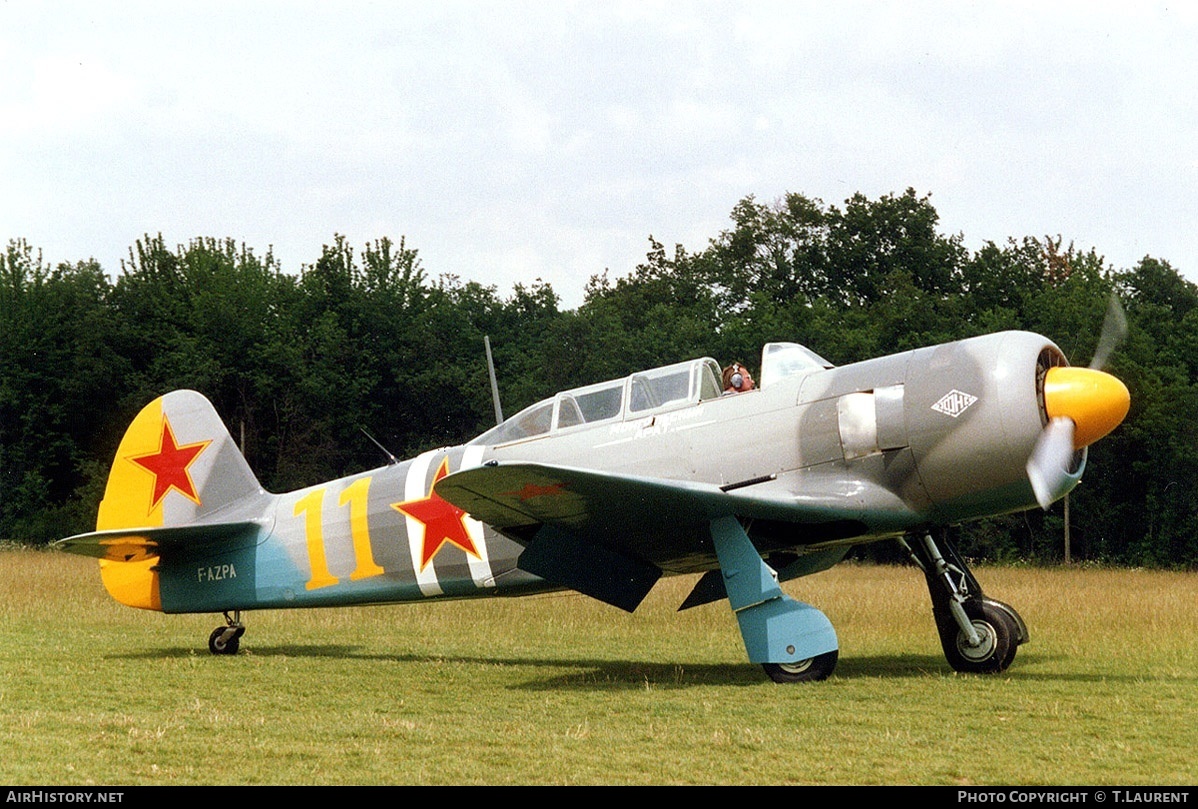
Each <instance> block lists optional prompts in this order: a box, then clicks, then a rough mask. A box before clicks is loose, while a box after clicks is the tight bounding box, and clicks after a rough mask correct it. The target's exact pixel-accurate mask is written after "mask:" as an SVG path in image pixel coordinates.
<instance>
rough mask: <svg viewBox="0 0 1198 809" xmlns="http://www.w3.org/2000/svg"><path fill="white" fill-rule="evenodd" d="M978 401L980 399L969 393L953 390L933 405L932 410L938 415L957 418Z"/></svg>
mask: <svg viewBox="0 0 1198 809" xmlns="http://www.w3.org/2000/svg"><path fill="white" fill-rule="evenodd" d="M977 400H978V397H976V396H972V395H970V394H968V393H964V392H962V391H959V390H956V389H953V390H950V391H949V392H948V393H946V394H944V395H943V396H942V397H940V401H938V402H936V404H934V405H932V409H933V410H935V411H936V412H937V413H943V414H944V415H946V416H952V417H953V418H956V417H957V416H959V415H961V414H962V413H964V412H965V411H966V410H968V409H969V406H970V405H972V404H973V403H974V402H976V401H977Z"/></svg>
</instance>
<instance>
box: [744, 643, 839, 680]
mask: <svg viewBox="0 0 1198 809" xmlns="http://www.w3.org/2000/svg"><path fill="white" fill-rule="evenodd" d="M839 657H840V651H839V650H837V649H834V650H832V651H831V652H827V653H826V654H822V655H816V656H815V657H809V658H807V659H806V660H799V661H797V662H795V663H762V664H761V667H762V668H763V669H765V673H766V674H768V675H769V678H770V679H771V680H773V681H774V682H776V683H811V682H816V681H818V680H826V679H828V676H829V675H831V674H832V670H833V669H835V668H836V661H837V659H838V658H839Z"/></svg>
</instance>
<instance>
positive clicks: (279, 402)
mask: <svg viewBox="0 0 1198 809" xmlns="http://www.w3.org/2000/svg"><path fill="white" fill-rule="evenodd" d="M1112 292H1114V293H1115V294H1117V295H1118V296H1119V297H1120V299H1121V300H1122V301H1123V303H1124V307H1125V310H1126V313H1127V316H1128V321H1129V335H1128V338H1127V340H1126V341H1125V342H1124V343H1123V344H1122V345H1121V346H1120V348H1119V350H1118V351H1117V352H1116V353H1115V354H1114V356H1113V357H1112V358H1111V360H1110V363H1109V366H1108V368H1109V369H1110V370H1111V371H1112V372H1113V373H1115V374H1116V375H1117V376H1119V377H1120V378H1121V379H1122V380H1124V382H1125V383H1126V384H1127V385H1128V387H1129V389H1130V390H1131V393H1132V409H1131V413H1130V414H1129V416H1128V418H1127V420H1126V421H1125V422H1124V424H1123V425H1122V426H1121V427H1120V428H1119V429H1118V430H1116V431H1115V433H1113V434H1112V435H1111V436H1110V437H1108V438H1107V439H1106V440H1104V441H1102V442H1099V444H1097V445H1095V446H1094V447H1092V448H1091V453H1090V463H1089V466H1088V469H1087V473H1086V477H1085V479H1084V481H1083V482H1082V485H1081V486H1079V487H1078V489H1076V490H1075V491H1074V493H1073V494H1072V495H1071V496H1070V506H1071V509H1070V518H1069V519H1070V525H1069V533H1070V537H1071V540H1070V546H1071V554H1072V556H1073V557H1074V558H1076V559H1084V560H1090V561H1097V562H1104V563H1112V564H1126V565H1144V566H1169V567H1174V566H1179V567H1193V566H1195V565H1196V564H1198V509H1196V508H1195V505H1196V504H1198V426H1196V425H1198V287H1196V286H1195V285H1194V284H1192V283H1190V282H1188V281H1186V280H1185V279H1184V278H1182V277H1181V275H1180V274H1179V273H1178V271H1176V270H1175V269H1174V268H1173V267H1171V266H1170V265H1169V263H1168V262H1167V261H1164V260H1160V259H1155V258H1151V257H1145V258H1144V259H1142V260H1141V261H1140V262H1139V263H1138V264H1137V265H1136V266H1134V267H1131V268H1114V267H1111V266H1109V265H1107V264H1106V262H1105V260H1104V259H1103V257H1102V256H1101V255H1099V254H1098V253H1097V252H1095V250H1094V249H1090V250H1078V249H1075V248H1074V246H1073V245H1072V244H1069V243H1067V242H1065V240H1064V238H1062V237H1061V236H1056V237H1051V236H1045V237H1039V236H1035V237H1031V236H1029V237H1024V238H1022V239H1014V238H1013V239H1009V240H1008V241H1007V242H1006V243H1003V244H998V243H993V242H989V243H986V244H985V245H984V246H983V247H981V248H980V249H978V250H976V251H971V250H968V249H966V248H965V247H964V246H963V239H962V237H961V236H960V235H946V234H943V233H942V232H941V231H940V229H939V217H938V215H937V213H936V210H935V208H934V207H933V205H932V204H931V201H930V199H929V198H928V197H926V196H925V197H921V196H918V195H917V194H916V193H915V192H914V191H912V190H908V191H906V192H905V193H903V194H895V195H888V196H883V197H881V198H878V199H868V198H866V197H864V196H862V195H854V196H853V197H851V198H850V199H848V200H846V201H845V202H844V204H843V205H842V206H834V205H827V204H825V203H823V202H822V201H820V200H817V199H812V198H809V197H807V196H804V195H802V194H798V193H791V194H786V195H785V196H784V197H782V198H780V199H778V200H775V201H773V202H769V203H765V202H761V201H758V200H756V199H755V198H753V197H747V198H745V199H743V200H741V201H740V202H739V203H738V204H737V205H736V206H735V207H734V208H733V210H732V212H731V216H730V226H729V227H728V228H727V229H726V230H724V231H723V232H721V233H720V234H719V235H718V236H716V237H715V238H713V239H711V240H710V242H709V243H708V244H707V245H705V246H704V247H703V248H702V249H701V250H699V251H698V252H691V251H688V250H687V249H685V248H684V247H683V246H681V245H678V246H675V248H674V249H673V251H672V252H671V251H668V250H667V249H666V247H665V246H664V245H663V244H661V243H659V242H658V241H656V240H654V239H653V238H652V237H650V238H649V247H648V250H647V253H646V257H645V260H644V262H642V263H641V264H640V265H638V266H637V267H635V268H634V269H633V270H632V271H631V272H629V273H628V274H627V275H623V276H619V277H614V278H613V277H610V275H609V273H607V272H604V273H601V274H597V275H595V276H593V277H592V278H591V279H590V281H589V282H588V283H587V285H586V287H585V290H584V297H583V302H582V304H581V305H579V306H578V307H577V308H574V309H563V308H562V307H561V299H560V298H559V296H558V294H557V292H556V291H555V290H554V289H553V288H552V287H551V286H550V285H549V284H548V283H544V282H542V281H540V280H537V281H535V282H531V283H529V284H526V285H523V284H522V285H516V286H515V287H514V290H513V292H512V293H511V294H510V295H508V296H501V295H500V294H499V293H498V292H497V290H496V288H495V287H494V286H488V285H485V284H482V283H479V282H477V281H473V280H462V279H461V278H459V277H456V276H452V275H445V274H442V275H437V276H435V277H434V276H432V275H430V273H429V272H427V271H426V269H425V268H424V267H423V265H422V264H421V261H420V258H419V256H418V253H417V250H416V249H413V248H410V247H408V246H407V245H406V244H405V242H404V240H403V239H402V238H401V239H400V241H399V242H398V243H396V242H394V241H392V240H390V239H388V238H381V239H379V240H377V241H375V242H373V243H370V244H366V245H365V246H363V247H361V248H360V249H356V248H355V246H352V245H350V244H349V243H348V242H347V240H346V239H345V238H344V237H342V236H336V237H335V238H334V239H333V242H332V244H328V245H325V246H324V248H323V249H322V251H321V255H320V256H319V257H317V258H316V260H315V261H314V262H313V263H311V264H306V265H304V266H303V267H302V268H301V269H300V271H298V272H286V271H284V270H283V268H282V267H280V265H279V263H278V262H277V261H276V260H275V258H274V257H273V255H271V253H269V252H267V253H266V254H265V255H259V254H257V253H255V252H254V251H253V250H252V249H250V248H247V247H245V246H244V245H238V244H236V243H235V242H234V241H232V240H220V239H214V238H199V239H195V240H192V241H191V242H189V243H187V244H184V245H176V246H173V247H172V246H170V245H168V244H166V243H165V242H164V240H163V238H162V237H161V236H160V235H159V236H146V237H145V238H144V239H142V240H139V241H138V242H137V244H136V245H134V246H133V247H132V248H131V249H130V252H129V258H128V259H127V260H125V261H123V262H122V265H121V267H120V271H119V273H118V274H116V275H115V277H111V276H110V275H109V274H108V273H107V272H106V271H105V270H104V268H102V267H101V266H100V265H99V264H98V263H96V262H95V261H94V260H88V261H79V262H77V263H74V264H69V263H61V264H57V265H55V266H50V265H48V264H47V263H46V262H45V261H44V260H43V258H42V256H41V254H40V252H39V251H37V250H36V249H35V248H34V247H33V246H31V245H29V244H28V243H26V242H25V241H24V240H20V239H14V240H11V241H9V242H8V244H7V247H6V248H5V249H4V251H3V253H2V254H0V539H7V540H15V541H20V542H28V543H45V542H48V541H51V540H53V539H55V538H58V537H62V536H66V535H69V534H72V533H77V532H81V531H86V530H90V528H91V527H92V526H93V524H94V519H95V511H96V507H97V504H98V502H99V500H100V497H101V495H102V493H103V488H104V482H105V479H106V477H107V473H108V467H109V465H110V464H111V462H112V458H113V455H114V453H115V451H116V447H117V444H118V443H119V441H120V438H121V435H122V434H123V432H124V429H125V427H126V426H127V424H128V423H129V421H130V420H131V419H132V418H133V416H134V415H135V414H136V413H137V411H138V410H139V409H140V408H141V407H142V406H144V405H145V404H146V403H147V402H148V401H150V400H151V399H153V398H154V397H156V396H158V395H160V394H162V393H164V392H166V391H169V390H172V389H175V388H183V387H186V388H193V389H195V390H198V391H200V392H201V393H203V394H204V395H206V396H208V397H209V398H210V399H211V400H212V401H213V403H214V404H215V406H216V408H217V410H218V411H219V412H220V413H221V415H222V416H223V417H224V419H225V421H226V423H227V424H228V425H229V427H230V430H231V431H232V432H233V434H234V436H235V437H237V438H239V440H240V441H241V443H242V445H243V447H244V449H245V453H246V456H247V459H248V460H249V462H250V464H251V466H252V467H253V468H254V469H255V471H256V472H257V474H258V476H259V478H260V479H261V480H262V482H263V484H264V485H265V486H266V487H267V488H268V489H271V490H273V491H282V490H286V489H290V488H295V487H299V486H305V485H310V484H313V483H316V482H318V481H321V480H325V479H329V478H331V477H334V476H338V475H343V474H347V473H351V472H356V471H361V470H364V469H368V468H372V467H375V466H379V465H381V464H382V463H383V462H385V460H386V458H385V456H384V455H383V453H382V450H381V449H380V448H379V446H378V444H382V445H383V446H385V447H386V448H387V449H388V450H389V451H391V452H392V453H394V454H395V455H397V456H400V457H405V456H410V455H412V454H414V453H416V452H419V451H422V450H424V449H428V448H430V447H434V446H442V445H449V444H454V443H459V442H462V441H465V440H468V439H469V438H471V437H473V436H474V435H476V434H478V433H479V432H481V431H483V430H484V429H486V428H487V427H489V426H490V425H491V424H492V423H493V422H494V408H493V405H492V399H491V393H490V387H489V379H488V373H487V366H486V361H485V354H484V348H483V346H484V337H487V338H489V340H490V343H491V346H492V349H493V354H494V359H495V366H496V373H497V377H498V382H499V388H500V394H501V401H502V403H503V407H504V410H505V412H507V413H509V414H510V413H514V412H515V411H516V410H517V409H519V408H521V407H524V406H525V405H528V404H530V403H532V402H534V401H537V400H538V399H540V398H543V397H545V396H548V395H551V394H552V393H554V392H555V391H557V390H560V389H562V388H566V387H572V386H575V385H582V384H587V383H590V382H597V381H601V380H604V379H609V378H614V377H619V376H624V375H626V374H628V373H630V372H632V371H634V370H637V369H641V368H645V367H651V366H655V365H661V364H666V363H670V362H675V361H679V360H684V359H689V358H692V357H696V356H704V355H707V356H713V357H715V358H717V359H718V360H720V361H721V362H727V361H730V360H733V359H738V360H741V361H743V362H746V363H747V364H748V365H749V367H750V369H751V370H756V369H755V367H754V365H755V360H756V358H757V357H758V355H759V352H760V347H761V345H762V344H763V343H765V342H768V341H773V340H789V341H795V342H800V343H804V344H806V345H808V346H809V347H811V348H812V349H814V350H815V351H817V352H818V353H820V354H822V355H823V356H825V357H827V358H828V359H829V360H831V361H832V362H834V363H836V364H846V363H850V362H854V361H858V360H862V359H867V358H869V357H873V356H878V355H881V354H886V353H892V352H895V351H902V350H905V349H910V348H916V347H919V346H924V345H929V344H933V343H938V342H943V341H947V340H955V339H960V338H964V337H970V336H974V335H977V334H983V333H987V332H992V331H997V330H1001V329H1028V330H1032V331H1037V332H1040V333H1043V334H1045V335H1047V336H1048V337H1050V338H1052V339H1053V340H1055V341H1056V342H1057V343H1058V345H1060V346H1061V348H1062V349H1063V350H1064V351H1065V352H1066V354H1067V355H1068V356H1069V357H1070V360H1071V362H1073V363H1074V364H1087V363H1088V362H1089V360H1090V357H1091V356H1092V355H1093V353H1094V351H1095V349H1096V346H1097V342H1098V335H1099V332H1100V327H1101V323H1102V320H1103V316H1104V312H1105V309H1106V305H1107V301H1108V299H1109V297H1110V295H1111V293H1112ZM376 441H377V443H376ZM1064 529H1065V525H1064V517H1063V512H1062V509H1061V506H1060V505H1059V504H1058V506H1055V507H1054V508H1053V509H1051V510H1050V511H1049V512H1047V513H1042V512H1039V511H1032V512H1025V513H1022V514H1017V515H1010V516H1006V517H1000V518H994V519H990V520H984V521H981V522H978V523H973V524H970V525H966V526H961V527H960V528H959V529H957V530H958V532H959V539H960V542H961V545H962V548H963V550H965V552H966V553H968V554H969V555H971V556H974V557H978V558H988V559H993V560H1013V559H1017V558H1018V559H1031V560H1034V561H1039V562H1051V561H1056V560H1059V559H1060V558H1061V557H1062V552H1063V543H1062V537H1063V534H1064Z"/></svg>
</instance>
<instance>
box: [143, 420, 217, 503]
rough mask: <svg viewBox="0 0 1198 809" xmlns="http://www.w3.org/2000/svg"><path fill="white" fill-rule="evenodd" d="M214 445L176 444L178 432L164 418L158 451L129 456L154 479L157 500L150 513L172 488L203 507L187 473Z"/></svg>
mask: <svg viewBox="0 0 1198 809" xmlns="http://www.w3.org/2000/svg"><path fill="white" fill-rule="evenodd" d="M211 443H212V442H211V441H197V442H195V443H194V444H184V445H183V446H179V445H178V444H177V443H176V442H175V431H174V430H173V429H171V423H170V421H168V420H167V418H166V416H163V417H162V437H161V438H160V439H159V440H158V451H157V452H150V453H147V454H145V455H130V456H129V460H131V461H133V463H135V464H137V465H138V466H140V467H141V468H143V469H145V470H146V471H148V472H149V473H150V474H152V475H153V476H154V498H153V500H151V502H150V511H153V510H154V509H155V508H157V507H158V504H159V503H161V502H162V499H163V498H164V497H166V493H167V492H169V491H170V490H171V489H174V490H175V491H177V492H178V493H179V494H181V495H183V496H184V497H186V498H187V499H188V500H191V501H192V502H193V503H195V504H196V505H197V506H198V505H199V504H200V495H199V493H198V492H196V485H195V481H193V480H192V479H191V472H190V471H188V470H189V467H190V466H191V465H192V464H193V463H195V459H196V458H198V457H199V455H200V453H201V452H203V451H204V450H205V449H207V448H208V445H209V444H211Z"/></svg>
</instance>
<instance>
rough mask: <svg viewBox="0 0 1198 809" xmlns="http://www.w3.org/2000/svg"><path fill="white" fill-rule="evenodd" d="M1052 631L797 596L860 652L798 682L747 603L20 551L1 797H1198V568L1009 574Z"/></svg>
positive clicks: (873, 595)
mask: <svg viewBox="0 0 1198 809" xmlns="http://www.w3.org/2000/svg"><path fill="white" fill-rule="evenodd" d="M975 572H976V573H977V575H978V578H979V579H980V580H981V582H982V584H983V586H984V587H985V588H986V591H987V593H988V594H990V595H992V596H994V597H996V598H999V599H1002V600H1004V601H1007V602H1009V603H1011V604H1012V605H1014V606H1015V607H1016V609H1018V610H1019V611H1020V612H1021V614H1022V615H1023V617H1024V618H1025V620H1026V621H1027V623H1028V627H1029V630H1030V632H1031V635H1032V642H1031V643H1029V644H1027V645H1025V646H1023V647H1021V648H1020V650H1019V654H1018V656H1017V657H1016V659H1015V662H1014V664H1013V665H1012V667H1011V668H1010V670H1009V671H1007V672H1006V673H1005V674H1003V675H1000V676H990V677H983V676H963V675H958V674H955V673H953V671H952V670H951V669H950V668H949V667H948V665H947V663H946V662H945V660H944V657H943V654H942V653H941V651H940V646H939V642H938V641H937V639H936V635H935V631H934V629H933V625H932V620H931V615H930V604H929V600H928V595H927V592H926V590H925V587H924V584H923V579H922V576H920V575H918V574H917V572H916V571H915V570H914V569H912V568H890V567H874V566H855V565H842V566H839V567H837V568H834V569H833V570H831V571H828V572H825V573H821V574H819V575H817V576H813V577H810V578H806V579H801V580H799V581H796V582H791V583H789V584H787V585H786V589H787V590H788V592H789V593H790V594H791V595H793V596H794V597H795V598H798V599H800V600H804V601H809V602H811V603H813V604H815V605H816V606H818V607H820V608H821V609H822V610H824V612H826V613H827V615H828V617H829V618H830V619H831V620H832V623H833V624H834V625H835V626H836V628H837V631H838V633H839V636H840V644H841V651H840V663H839V666H838V667H837V670H836V672H835V674H833V676H832V677H831V678H830V679H829V680H827V681H826V682H822V683H812V684H803V685H787V686H780V685H775V684H773V683H772V682H770V681H769V680H768V679H766V677H765V675H764V673H763V672H762V671H761V669H760V668H759V667H757V666H754V665H750V664H749V663H748V662H746V659H745V652H744V649H743V647H742V645H741V641H740V636H739V634H738V632H737V630H736V625H735V621H734V619H733V618H732V615H731V613H730V612H729V610H728V609H727V605H726V604H713V605H708V606H705V607H700V608H697V609H694V610H689V611H687V612H684V613H677V612H675V609H676V607H677V605H678V603H680V602H681V600H682V599H683V597H684V596H685V595H686V592H687V590H688V587H689V585H690V583H691V580H690V579H678V580H666V581H663V582H661V583H659V585H658V587H657V589H655V590H654V591H653V592H652V593H651V594H650V596H649V598H648V599H647V600H646V602H645V604H643V605H642V607H641V608H640V609H639V610H638V611H637V612H636V613H635V614H633V615H628V614H625V613H623V612H621V611H619V610H616V609H614V608H612V607H607V606H605V605H602V604H599V603H598V602H594V601H591V600H589V599H586V598H583V597H581V596H575V595H556V596H542V597H537V598H531V599H520V600H491V601H463V602H447V603H440V604H414V605H397V606H387V607H376V608H355V609H341V610H325V611H319V610H303V611H291V612H259V613H250V614H248V615H247V616H246V618H247V623H248V624H249V630H248V632H247V633H246V635H245V637H244V638H243V639H242V652H241V654H239V655H237V656H235V657H213V656H211V655H209V654H208V651H207V637H208V633H209V631H210V630H211V629H212V628H213V627H215V626H216V625H217V623H218V620H217V616H164V615H160V614H157V613H147V612H142V611H139V610H132V609H128V608H125V607H121V606H119V605H117V604H115V603H114V602H112V601H111V600H110V599H109V598H108V596H107V594H106V593H105V592H104V591H103V588H102V587H101V585H100V582H99V575H98V573H97V571H96V565H95V563H94V562H93V561H91V560H88V559H83V558H80V557H72V556H66V555H64V554H58V553H50V552H41V551H30V550H21V549H13V548H9V549H3V550H0V615H2V616H3V628H2V629H0V633H2V634H0V751H2V752H3V755H2V756H0V783H3V784H9V785H35V784H36V785H58V786H68V785H91V784H94V785H112V786H117V785H119V786H129V785H140V784H161V785H185V784H301V785H303V784H322V785H323V784H940V785H1109V786H1119V785H1193V784H1195V783H1198V755H1196V753H1198V704H1196V703H1198V699H1196V697H1198V574H1183V573H1165V572H1145V571H1126V570H1123V571H1117V570H1101V569H1081V568H1069V569H1064V568H1058V569H1051V570H1032V569H1015V568H983V569H980V570H977V571H975Z"/></svg>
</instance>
